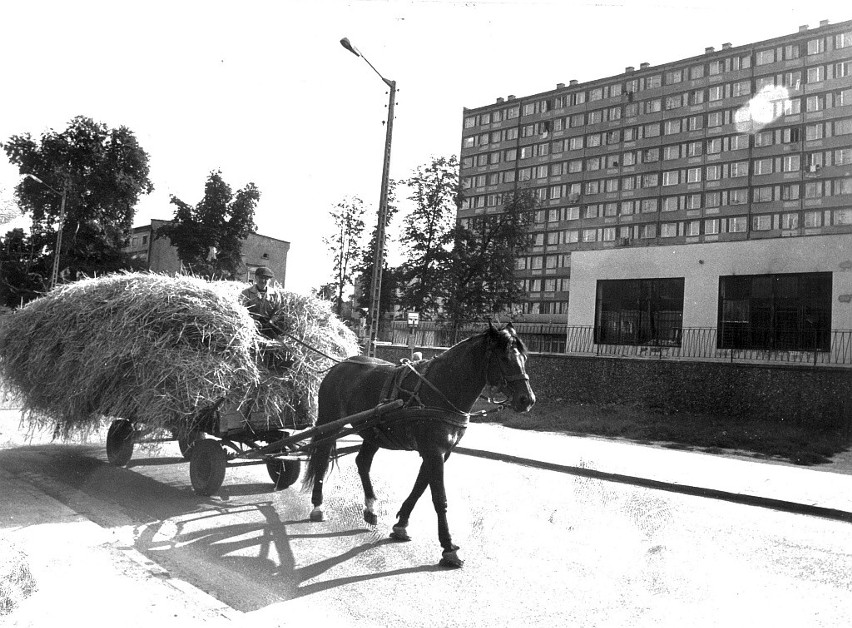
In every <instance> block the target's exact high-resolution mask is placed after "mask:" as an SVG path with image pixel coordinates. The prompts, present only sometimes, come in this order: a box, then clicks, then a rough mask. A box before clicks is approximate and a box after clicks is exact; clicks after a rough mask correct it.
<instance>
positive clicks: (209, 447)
mask: <svg viewBox="0 0 852 628" xmlns="http://www.w3.org/2000/svg"><path fill="white" fill-rule="evenodd" d="M226 464H227V456H226V455H225V450H224V449H222V445H220V444H219V441H217V440H213V439H202V440H197V441H195V445H193V447H192V454H191V457H190V459H189V480H190V482H192V488H193V489H194V490H195V492H196V494H198V495H204V496H205V497H207V496H209V495H212V494H213V493H215V492H216V491H218V490H219V488H220V487H221V486H222V482H223V481H224V480H225V466H226Z"/></svg>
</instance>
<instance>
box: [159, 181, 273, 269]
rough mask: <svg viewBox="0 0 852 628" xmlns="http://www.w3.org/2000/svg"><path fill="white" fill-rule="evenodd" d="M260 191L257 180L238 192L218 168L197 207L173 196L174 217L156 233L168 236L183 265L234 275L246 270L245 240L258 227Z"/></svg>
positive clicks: (207, 184) (207, 183)
mask: <svg viewBox="0 0 852 628" xmlns="http://www.w3.org/2000/svg"><path fill="white" fill-rule="evenodd" d="M259 200H260V191H259V190H258V189H257V187H256V186H255V184H254V183H249V184H247V185H246V186H245V187H244V188H242V189H241V190H238V191H237V193H236V194H234V193H233V191H232V190H231V186H229V185H228V184H227V183H225V181H224V179H222V173H221V171H219V170H214V171H212V172H211V173H210V175H209V176H208V177H207V182H206V184H205V185H204V198H202V199H201V202H199V203H198V204H197V205H196V206H195V207H192V206H191V205H189V204H188V203H185V202H184V201H182V200H180V199H179V198H177V197H176V196H172V197H171V202H172V204H173V205H175V206H176V207H177V209H176V210H175V216H174V219H173V220H172V222H171V223H170V224H167V225H163V226H162V227H160V228H159V229H158V231H157V234H156V236H155V237H158V238H159V237H167V238H169V240H171V243H172V245H174V247H175V248H177V251H178V257H179V258H180V261H181V262H182V263H183V265H184V266H185V267H186V268H188V269H189V270H190V272H192V273H193V274H195V275H198V276H200V277H206V278H208V279H213V278H217V279H222V278H226V279H233V278H235V277H237V275H238V274H239V273H240V271H241V270H242V245H243V241H244V240H245V239H246V238H247V237H248V236H249V234H250V233H251V232H252V231H254V229H255V226H254V210H255V206H256V205H257V203H258V201H259Z"/></svg>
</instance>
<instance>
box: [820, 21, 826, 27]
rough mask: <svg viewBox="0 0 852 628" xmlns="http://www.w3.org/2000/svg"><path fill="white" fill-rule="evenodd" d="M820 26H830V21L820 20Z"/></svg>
mask: <svg viewBox="0 0 852 628" xmlns="http://www.w3.org/2000/svg"><path fill="white" fill-rule="evenodd" d="M819 25H820V26H828V20H820V21H819Z"/></svg>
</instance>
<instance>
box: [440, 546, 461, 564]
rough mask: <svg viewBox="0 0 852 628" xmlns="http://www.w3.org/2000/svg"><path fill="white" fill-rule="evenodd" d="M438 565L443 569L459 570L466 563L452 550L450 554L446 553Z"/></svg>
mask: <svg viewBox="0 0 852 628" xmlns="http://www.w3.org/2000/svg"><path fill="white" fill-rule="evenodd" d="M438 564H439V565H440V566H441V567H449V568H451V569H459V568H460V567H461V566H462V565H464V561H463V560H462V559H461V558H459V555H458V554H457V553H456V551H455V550H452V551H450V552H444V555H443V557H442V558H441V560H440V562H439V563H438Z"/></svg>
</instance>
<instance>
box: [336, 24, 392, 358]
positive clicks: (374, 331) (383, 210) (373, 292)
mask: <svg viewBox="0 0 852 628" xmlns="http://www.w3.org/2000/svg"><path fill="white" fill-rule="evenodd" d="M340 45H341V46H343V47H344V48H346V50H348V51H349V52H351V53H352V54H354V55H355V56H356V57H361V58H362V59H364V61H366V62H367V65H369V66H370V68H371V69H372V70H373V72H375V73H376V74H378V75H379V78H380V79H382V82H383V83H384V84H385V85H387V86H388V87H389V88H390V96H389V98H388V121H387V125H386V131H385V159H384V164H383V167H382V190H381V195H380V196H379V224H378V227H377V229H376V253H375V256H374V257H373V278H372V281H371V282H370V316H369V318H370V332H369V334H370V335H369V338H368V341H367V355H368V356H370V357H375V355H376V337H377V336H378V333H379V311H380V310H379V304H380V301H381V293H382V265H383V264H384V259H385V223H386V222H387V215H388V183H389V178H388V176H389V175H388V172H389V170H390V155H391V139H392V137H393V108H394V100H396V81H391V80H389V79H386V78H385V77H384V76H382V75H381V73H380V72H379V71H378V70H377V69H376V68H375V67H373V64H372V63H370V62H369V61H368V60H367V58H366V57H365V56H364V55H363V54H361V52H360V51H359V50H358V49H357V48H355V46H353V45H352V44H351V43H350V41H349V39H348V38H346V37H344V38H343V39H341V40H340Z"/></svg>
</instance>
